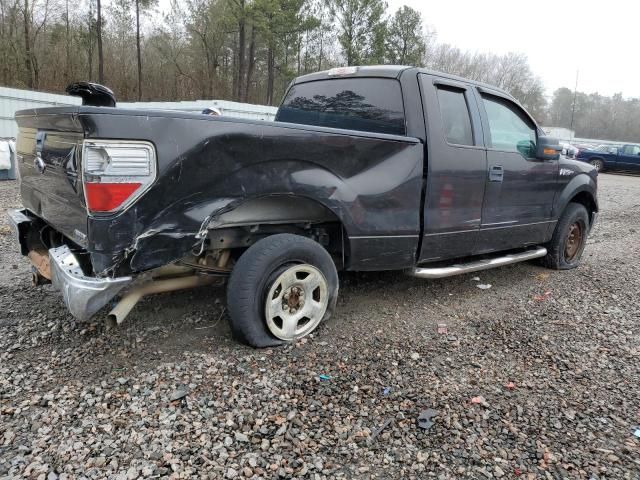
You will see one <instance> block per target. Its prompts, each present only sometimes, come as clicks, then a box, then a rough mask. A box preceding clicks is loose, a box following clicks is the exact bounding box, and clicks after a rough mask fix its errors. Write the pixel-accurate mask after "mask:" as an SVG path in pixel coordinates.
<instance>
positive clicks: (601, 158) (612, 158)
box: [575, 145, 640, 172]
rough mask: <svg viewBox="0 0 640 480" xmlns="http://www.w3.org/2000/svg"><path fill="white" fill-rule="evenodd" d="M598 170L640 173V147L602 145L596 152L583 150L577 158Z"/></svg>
mask: <svg viewBox="0 0 640 480" xmlns="http://www.w3.org/2000/svg"><path fill="white" fill-rule="evenodd" d="M575 158H576V159H578V160H580V161H582V162H588V163H590V164H591V165H593V166H594V167H595V169H596V170H598V171H599V172H600V171H603V170H626V171H630V172H634V171H635V172H640V145H621V146H614V145H601V146H600V147H598V148H596V149H595V150H588V149H584V150H583V149H581V150H579V151H578V153H577V154H576V156H575Z"/></svg>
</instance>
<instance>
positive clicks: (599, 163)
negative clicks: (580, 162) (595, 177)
mask: <svg viewBox="0 0 640 480" xmlns="http://www.w3.org/2000/svg"><path fill="white" fill-rule="evenodd" d="M589 163H590V164H591V165H593V166H594V167H595V169H596V170H597V171H598V173H599V172H604V162H603V161H602V160H600V159H599V158H594V159H593V160H591V161H590V162H589Z"/></svg>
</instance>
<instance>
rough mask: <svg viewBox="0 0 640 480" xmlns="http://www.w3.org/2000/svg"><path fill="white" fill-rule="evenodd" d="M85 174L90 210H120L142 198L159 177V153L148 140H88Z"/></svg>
mask: <svg viewBox="0 0 640 480" xmlns="http://www.w3.org/2000/svg"><path fill="white" fill-rule="evenodd" d="M82 165H83V167H82V178H83V183H84V196H85V200H86V203H87V210H89V212H92V213H95V212H97V213H108V212H117V211H120V210H123V209H125V208H126V207H127V206H129V205H131V204H132V203H133V202H134V201H135V200H136V199H138V198H139V197H140V196H141V195H142V194H143V193H144V192H145V191H146V190H147V189H148V188H149V187H150V186H151V184H152V183H153V181H154V180H155V179H156V155H155V149H154V147H153V145H151V144H150V143H148V142H140V141H124V140H98V141H93V140H91V141H89V140H85V142H84V145H83V148H82Z"/></svg>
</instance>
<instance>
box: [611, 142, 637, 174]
mask: <svg viewBox="0 0 640 480" xmlns="http://www.w3.org/2000/svg"><path fill="white" fill-rule="evenodd" d="M618 152H619V153H618V165H617V167H618V168H621V169H623V170H633V171H638V170H640V146H638V145H625V146H624V147H622V148H620V149H619V150H618Z"/></svg>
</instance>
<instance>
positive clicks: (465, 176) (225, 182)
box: [9, 66, 598, 346]
mask: <svg viewBox="0 0 640 480" xmlns="http://www.w3.org/2000/svg"><path fill="white" fill-rule="evenodd" d="M84 99H85V103H99V104H101V105H109V104H110V103H109V102H108V101H104V98H103V97H100V98H98V100H97V101H96V102H92V99H91V95H90V94H87V95H86V96H85V97H84ZM16 119H17V122H18V125H19V129H20V133H19V136H18V142H17V151H18V165H19V172H20V177H21V194H22V202H23V204H24V209H22V210H16V211H11V212H10V213H9V216H10V219H11V221H12V224H13V226H14V229H15V232H16V239H17V241H18V242H19V245H20V248H21V250H22V253H23V254H24V255H28V256H29V257H30V258H31V260H32V262H33V264H34V281H35V283H36V284H37V283H41V282H46V281H48V280H51V281H52V282H53V284H54V286H56V287H57V288H58V289H59V290H61V292H62V294H63V296H64V299H65V302H66V304H67V305H68V307H69V309H70V311H71V313H72V314H73V315H74V316H76V317H78V318H87V317H89V316H91V315H93V314H95V313H96V312H98V310H100V309H101V308H102V307H103V306H105V305H106V304H107V303H108V302H110V301H111V300H112V298H113V297H115V296H116V295H117V294H119V293H121V292H122V293H124V296H123V297H122V299H121V300H120V301H119V303H118V304H117V305H116V306H115V308H114V309H113V310H112V311H111V313H110V314H109V316H108V317H107V318H108V319H111V321H114V320H115V321H117V322H118V323H119V322H121V321H122V319H123V318H124V317H125V316H126V315H127V313H128V312H129V311H130V310H131V308H133V306H134V305H135V303H136V302H137V300H138V299H139V298H140V297H141V296H143V295H146V294H149V293H156V292H161V291H169V290H175V289H179V288H189V287H194V286H198V285H204V284H207V283H210V282H211V281H212V280H213V279H215V278H219V277H220V276H225V277H227V276H228V277H229V278H228V284H227V306H228V311H229V314H230V322H231V326H232V330H233V332H234V334H235V336H236V337H237V338H238V339H240V340H241V341H244V342H246V343H249V344H251V345H254V346H266V345H271V344H275V343H279V342H282V341H291V340H294V339H295V338H298V337H302V336H304V335H307V334H308V333H310V332H312V331H313V330H314V329H315V328H316V327H317V326H318V325H319V323H320V322H321V321H322V320H323V319H326V318H328V317H329V316H330V315H331V313H332V311H333V310H334V308H335V304H336V298H337V295H338V275H337V272H338V271H339V270H405V271H406V272H407V273H408V274H410V275H414V276H416V277H420V278H440V277H446V276H450V275H455V274H459V273H465V272H472V271H477V270H482V269H486V268H491V267H495V266H500V265H505V264H509V263H515V262H519V261H524V260H530V259H534V258H541V259H542V261H543V262H544V264H546V265H547V266H549V267H551V268H555V269H569V268H573V267H575V266H577V265H578V263H579V261H580V257H581V254H582V251H583V249H584V246H585V242H586V239H587V235H588V233H589V231H590V229H591V227H592V225H593V224H594V222H595V220H596V216H597V212H598V204H597V199H596V181H597V173H596V171H595V169H594V168H593V167H591V166H590V165H588V164H585V163H583V162H579V161H574V160H568V159H559V155H558V152H559V151H560V147H559V145H558V142H557V141H555V140H553V139H550V138H548V137H545V136H544V134H543V133H542V130H541V129H540V128H539V127H538V126H537V125H536V122H535V121H534V120H533V118H532V117H531V116H530V115H529V114H528V113H527V112H526V111H525V110H524V109H523V108H522V107H521V106H520V105H519V104H518V102H517V101H516V100H514V98H513V97H511V96H510V95H509V94H507V93H505V92H504V91H502V90H500V89H497V88H495V87H492V86H489V85H484V84H479V83H477V82H473V81H469V80H465V79H463V78H458V77H453V76H450V75H444V74H441V73H436V72H431V71H428V70H423V69H419V68H412V67H395V66H380V67H375V66H374V67H349V68H342V69H336V70H331V71H327V72H320V73H315V74H311V75H306V76H303V77H300V78H297V79H296V80H294V81H293V82H292V84H291V85H290V87H289V89H288V91H287V93H286V95H285V97H284V100H283V102H282V104H281V106H280V108H279V110H278V114H277V117H276V121H275V122H264V121H250V120H240V119H235V118H226V117H224V116H217V117H213V116H205V115H198V114H191V113H179V112H167V111H140V110H124V109H119V108H113V107H109V106H100V107H96V106H89V105H84V106H80V107H64V108H44V109H38V110H26V111H22V112H18V114H17V115H16Z"/></svg>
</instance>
